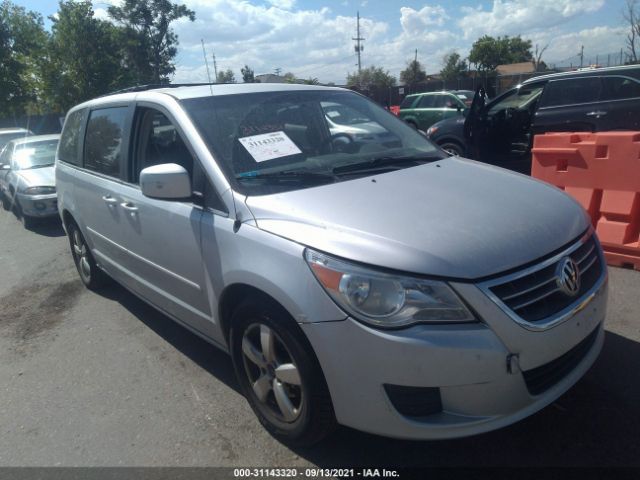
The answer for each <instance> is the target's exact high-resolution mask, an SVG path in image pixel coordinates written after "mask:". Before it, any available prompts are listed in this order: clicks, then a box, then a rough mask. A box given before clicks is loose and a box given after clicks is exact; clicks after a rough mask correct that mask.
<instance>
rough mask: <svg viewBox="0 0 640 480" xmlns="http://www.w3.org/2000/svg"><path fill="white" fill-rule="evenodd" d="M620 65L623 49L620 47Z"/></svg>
mask: <svg viewBox="0 0 640 480" xmlns="http://www.w3.org/2000/svg"><path fill="white" fill-rule="evenodd" d="M620 65H622V49H620Z"/></svg>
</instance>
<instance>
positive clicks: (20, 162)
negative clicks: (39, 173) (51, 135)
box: [13, 139, 58, 170]
mask: <svg viewBox="0 0 640 480" xmlns="http://www.w3.org/2000/svg"><path fill="white" fill-rule="evenodd" d="M56 148H58V140H57V139H56V140H46V141H41V142H29V143H22V144H18V145H16V148H15V150H14V151H13V168H14V169H15V170H31V169H33V168H42V167H50V166H52V165H53V164H54V163H55V159H56Z"/></svg>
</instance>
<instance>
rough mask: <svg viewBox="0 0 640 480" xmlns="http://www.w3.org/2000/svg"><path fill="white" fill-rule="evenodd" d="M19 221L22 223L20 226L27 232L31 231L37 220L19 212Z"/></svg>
mask: <svg viewBox="0 0 640 480" xmlns="http://www.w3.org/2000/svg"><path fill="white" fill-rule="evenodd" d="M20 221H22V226H23V227H24V228H26V229H27V230H31V229H32V228H33V227H34V226H35V225H36V223H37V222H38V219H36V218H33V217H30V216H29V215H25V214H24V213H22V212H20Z"/></svg>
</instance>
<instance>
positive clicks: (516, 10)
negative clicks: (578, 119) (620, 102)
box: [95, 0, 624, 84]
mask: <svg viewBox="0 0 640 480" xmlns="http://www.w3.org/2000/svg"><path fill="white" fill-rule="evenodd" d="M121 1H122V0H108V4H111V3H118V2H121ZM361 1H362V0H357V2H351V1H348V0H342V2H341V3H342V4H343V5H344V4H345V3H349V4H351V5H352V6H356V5H359V4H360V2H361ZM182 2H184V3H185V4H186V5H187V6H188V7H189V8H190V9H192V10H194V11H195V12H196V21H195V22H190V21H188V20H187V19H181V20H179V21H178V22H176V23H175V24H174V28H175V31H176V33H177V34H178V36H179V41H180V46H179V50H178V56H177V58H176V67H177V70H176V75H175V79H174V80H175V81H181V82H189V81H206V79H207V74H206V68H205V66H204V59H203V57H202V47H201V44H200V39H203V40H204V42H205V47H206V50H207V52H208V55H207V58H208V61H209V67H210V70H211V72H212V75H213V63H212V57H211V54H212V53H213V52H214V51H215V54H216V58H217V66H218V70H221V69H224V70H226V69H228V68H231V69H232V70H233V71H234V73H235V75H236V78H240V76H241V75H240V68H241V67H242V66H243V65H245V64H247V65H249V66H250V67H251V68H253V69H254V71H255V73H256V74H261V73H270V72H273V71H274V70H275V69H276V68H281V69H282V72H283V73H284V72H288V71H291V72H293V73H294V74H296V75H298V76H300V77H302V78H308V77H317V78H318V79H319V80H320V81H321V82H329V81H333V82H336V83H338V84H341V83H343V82H344V81H345V80H346V75H347V73H348V72H353V71H355V70H356V63H357V58H356V55H355V52H354V48H353V47H354V42H353V41H352V37H355V34H356V18H355V12H354V15H353V16H342V15H337V14H335V13H333V12H332V11H331V9H330V8H327V7H318V8H316V9H313V8H306V7H304V8H303V7H301V6H300V5H299V3H300V2H296V0H182ZM105 3H106V2H105V0H101V1H98V2H96V3H95V8H96V16H98V17H99V18H104V17H106V5H105ZM370 3H372V2H370ZM441 3H442V5H440V4H437V3H435V2H433V3H432V2H430V3H429V4H428V5H425V6H423V7H422V8H419V9H417V8H410V7H406V6H401V5H402V4H400V5H398V10H397V16H395V17H390V18H385V19H384V20H378V19H376V20H374V19H372V18H371V17H370V16H368V15H367V12H366V11H365V12H362V11H361V14H363V16H362V17H361V20H360V26H361V35H362V36H363V37H364V38H366V40H365V42H364V52H363V56H362V62H363V66H365V67H367V66H370V65H376V66H382V67H383V68H385V69H388V70H389V71H390V72H391V73H392V74H394V75H395V76H396V77H399V74H400V71H401V70H402V69H404V67H405V65H406V63H407V62H408V61H409V60H411V59H413V57H414V52H415V49H416V48H417V49H418V59H419V60H420V62H421V63H422V64H423V65H424V66H425V67H426V70H427V72H428V73H435V72H438V71H439V70H440V68H441V67H442V57H443V56H444V55H445V54H446V53H448V52H450V51H452V50H456V51H458V52H459V53H460V54H461V55H462V56H463V57H464V56H466V55H467V54H468V51H469V48H470V46H471V43H472V42H473V41H474V40H475V39H476V38H478V37H479V36H481V35H483V34H491V35H516V34H521V35H522V36H523V37H524V38H530V39H531V40H532V41H533V43H534V45H535V44H536V43H539V44H540V45H546V44H547V43H549V42H550V46H549V49H548V50H547V51H546V52H545V55H544V57H543V59H544V60H545V61H547V63H551V62H553V61H559V60H562V59H565V58H567V57H570V56H571V55H574V54H576V53H577V52H578V51H579V48H580V45H582V44H584V45H585V56H587V55H588V53H589V52H593V53H594V54H595V53H596V52H597V53H601V52H603V51H612V52H614V51H616V50H618V51H619V49H620V47H621V46H622V45H623V43H624V40H623V38H621V30H622V28H618V27H606V26H601V27H596V28H589V29H586V30H582V31H579V32H572V31H571V29H570V28H569V27H568V26H569V25H571V23H570V22H571V21H572V20H573V19H575V18H577V17H579V16H580V15H582V14H583V13H590V12H595V11H598V9H600V8H601V7H602V6H603V5H604V0H537V1H535V2H534V1H532V0H494V1H493V3H492V4H491V5H490V9H487V8H482V7H478V8H476V9H471V8H462V9H460V8H458V7H454V6H450V5H451V4H452V3H453V2H441ZM325 4H329V3H325ZM331 5H333V4H331ZM336 5H339V3H337V4H336ZM369 8H372V7H369ZM354 9H355V8H354ZM585 61H586V59H585Z"/></svg>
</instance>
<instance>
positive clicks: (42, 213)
mask: <svg viewBox="0 0 640 480" xmlns="http://www.w3.org/2000/svg"><path fill="white" fill-rule="evenodd" d="M16 198H17V200H18V203H19V205H20V209H21V212H22V214H23V215H27V216H28V217H51V216H55V215H58V196H57V195H56V194H55V193H52V194H48V195H25V194H23V193H18V194H17V195H16Z"/></svg>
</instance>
